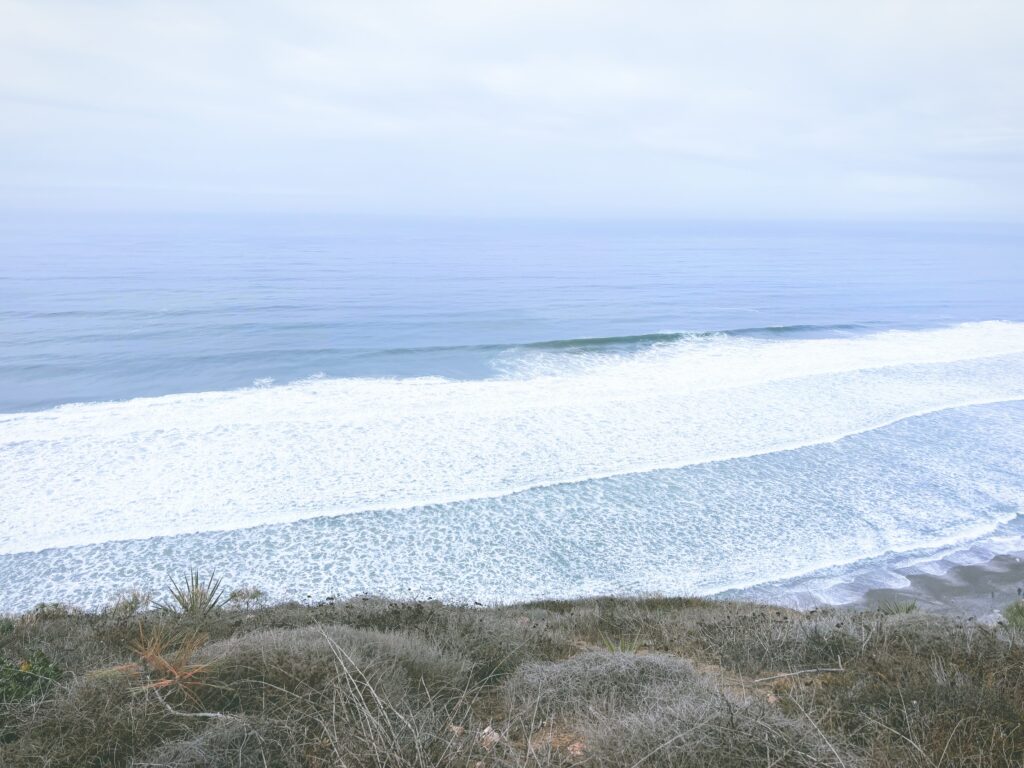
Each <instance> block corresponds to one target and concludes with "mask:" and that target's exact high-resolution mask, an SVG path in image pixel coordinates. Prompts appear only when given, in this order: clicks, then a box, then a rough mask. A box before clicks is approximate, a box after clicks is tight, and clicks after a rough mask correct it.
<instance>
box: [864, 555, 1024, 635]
mask: <svg viewBox="0 0 1024 768" xmlns="http://www.w3.org/2000/svg"><path fill="white" fill-rule="evenodd" d="M897 573H900V574H901V575H903V576H905V577H906V578H907V580H908V581H909V582H910V583H909V584H908V585H906V586H903V587H900V588H896V589H872V590H869V591H868V592H867V593H866V594H865V595H864V597H863V598H862V599H861V600H859V601H858V602H857V603H855V604H854V605H856V606H857V607H862V608H874V607H876V606H878V605H879V604H881V603H885V602H889V601H893V600H895V601H899V602H907V601H911V600H913V601H915V602H916V603H917V605H918V607H919V608H920V609H921V610H925V611H935V612H940V613H947V614H953V615H957V616H968V617H974V618H976V619H978V620H979V621H985V622H987V623H995V622H997V621H999V620H1000V618H1001V616H1000V614H999V611H1000V610H1001V609H1003V608H1005V607H1006V606H1007V605H1009V604H1010V603H1012V602H1013V601H1015V600H1017V599H1018V597H1020V596H1021V590H1022V589H1024V552H1021V553H1018V554H1015V555H997V556H995V557H993V558H992V559H991V560H989V561H988V562H986V563H980V564H977V565H954V566H952V567H951V568H949V569H948V570H946V571H945V572H943V573H938V574H932V573H925V572H921V571H919V570H916V569H905V570H898V571H897Z"/></svg>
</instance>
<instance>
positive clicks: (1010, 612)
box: [1003, 600, 1024, 629]
mask: <svg viewBox="0 0 1024 768" xmlns="http://www.w3.org/2000/svg"><path fill="white" fill-rule="evenodd" d="M1003 618H1004V619H1006V623H1007V624H1009V625H1010V626H1011V627H1013V628H1015V629H1024V600H1018V601H1017V602H1015V603H1011V604H1010V605H1008V606H1007V607H1006V608H1004V609H1003Z"/></svg>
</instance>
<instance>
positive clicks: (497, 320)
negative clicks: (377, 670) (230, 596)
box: [0, 216, 1024, 609]
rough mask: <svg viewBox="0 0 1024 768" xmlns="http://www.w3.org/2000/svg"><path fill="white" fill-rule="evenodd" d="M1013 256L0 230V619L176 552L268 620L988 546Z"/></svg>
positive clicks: (833, 579) (1019, 488) (605, 240)
mask: <svg viewBox="0 0 1024 768" xmlns="http://www.w3.org/2000/svg"><path fill="white" fill-rule="evenodd" d="M1022 250H1024V231H1022V230H1021V229H1019V228H1014V227H1008V226H994V225H964V224H958V225H896V224H891V223H890V224H873V225H870V224H859V225H853V224H843V225H837V224H821V223H815V224H799V223H785V224H772V225H769V224H749V223H747V224H740V223H685V222H583V221H580V222H524V221H473V222H466V221H455V220H450V221H411V220H389V219H362V220H353V219H345V218H330V217H298V216H293V217H174V218H167V217H164V218H144V217H119V218H117V219H113V218H104V217H93V218H78V219H70V218H67V217H62V218H59V219H57V220H53V221H51V220H48V219H44V218H39V217H28V218H23V219H19V220H12V219H6V220H3V221H2V222H0V340H2V344H0V513H2V515H3V519H4V521H5V523H6V525H5V526H4V529H3V531H0V608H2V609H16V608H23V607H26V606H29V605H31V604H33V603H35V602H38V601H39V600H44V599H45V600H55V599H67V600H73V601H75V602H79V603H83V604H95V603H97V602H102V601H103V600H105V599H108V598H109V597H110V595H112V594H114V593H116V592H117V591H118V590H120V589H123V588H125V587H129V586H141V587H157V586H159V585H162V584H164V583H166V579H167V576H168V574H170V573H177V572H180V571H181V570H182V569H183V568H186V567H188V566H189V565H191V564H201V565H204V566H205V567H215V568H216V569H217V570H218V571H219V572H220V573H221V574H222V575H223V576H224V577H225V580H226V581H227V582H230V583H240V582H243V581H244V582H249V583H257V584H261V585H263V586H265V587H268V588H269V589H270V590H271V591H272V593H273V594H275V596H280V597H286V596H292V597H294V596H300V597H301V596H305V595H306V594H313V595H326V594H335V595H343V594H353V593H356V592H362V591H371V592H384V593H388V594H400V595H407V594H429V595H431V596H440V597H448V598H451V599H460V600H480V601H488V600H512V599H525V598H530V597H539V596H550V595H569V594H571V595H582V594H596V593H607V592H643V591H662V592H669V593H688V594H690V593H700V594H713V593H721V592H725V591H728V590H736V589H761V590H762V591H763V590H765V589H768V588H769V587H770V585H774V584H778V585H782V586H780V587H779V590H782V591H784V589H785V586H784V585H785V583H786V580H787V579H793V578H797V577H799V578H801V579H802V580H803V581H802V583H803V584H804V585H806V583H807V579H808V578H809V577H813V576H814V574H821V575H822V576H821V580H820V585H819V586H820V592H821V596H822V599H829V594H830V593H829V589H830V588H831V586H832V585H834V584H835V583H838V582H839V581H841V580H842V574H843V573H852V572H853V571H855V570H856V569H857V568H858V567H859V565H860V566H862V565H863V564H865V563H869V562H870V563H878V562H882V563H892V564H894V563H897V562H899V561H901V558H903V559H905V558H907V557H917V556H921V555H922V553H929V552H931V553H935V552H944V553H945V552H949V551H955V550H957V549H958V548H960V549H964V548H971V549H972V551H977V550H978V548H979V542H982V543H983V544H984V543H986V542H987V543H988V545H991V548H994V549H998V548H1004V549H1005V548H1016V547H1018V546H1019V545H1020V544H1021V542H1022V541H1024V539H1019V537H1018V532H1017V529H1018V527H1021V526H1020V523H1019V521H1018V515H1019V512H1020V509H1021V503H1022V501H1024V446H1022V445H1021V444H1020V441H1019V439H1018V436H1019V434H1020V432H1021V427H1022V426H1024V405H1022V404H1021V402H1020V401H1021V400H1022V399H1024V301H1022V299H1024V252H1022ZM982 549H984V546H982ZM873 567H875V566H873ZM876 570H877V568H876ZM836 574H838V575H836ZM766 585H768V586H766Z"/></svg>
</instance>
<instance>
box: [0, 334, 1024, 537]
mask: <svg viewBox="0 0 1024 768" xmlns="http://www.w3.org/2000/svg"><path fill="white" fill-rule="evenodd" d="M559 357H560V356H559V355H551V354H545V355H540V356H536V355H534V356H531V355H526V356H524V357H523V359H522V360H521V361H520V365H519V369H518V370H517V371H514V372H506V374H505V375H503V376H502V377H500V378H491V379H484V380H478V381H453V380H445V379H437V378H413V379H393V380H382V379H311V380H306V381H300V382H296V383H293V384H288V385H283V386H269V387H254V388H249V389H244V390H239V391H231V392H206V393H198V394H184V395H170V396H164V397H159V398H140V399H135V400H130V401H127V402H111V403H89V404H75V405H66V406H61V407H57V408H54V409H51V410H46V411H41V412H30V413H20V414H8V415H4V416H2V417H0V495H2V497H3V498H4V499H5V509H6V512H7V522H8V525H7V526H5V529H4V530H3V531H2V532H0V552H5V553H13V552H25V551H33V550H40V549H45V548H48V547H67V546H76V545H83V544H95V543H100V542H104V541H109V540H118V539H132V538H148V537H153V536H169V535H174V534H181V533H195V532H200V531H209V530H225V529H232V528H241V527H250V526H255V525H262V524H269V523H283V522H292V521H296V520H301V519H304V518H309V517H317V516H323V515H338V514H355V513H360V512H365V511H369V510H385V509H398V508H406V507H413V506H422V505H428V504H441V503H448V502H453V501H460V500H467V499H474V498H486V497H494V496H500V495H504V494H510V493H514V492H519V491H523V490H525V489H528V488H533V487H537V486H543V485H552V484H556V483H569V482H580V481H584V480H589V479H595V478H601V477H608V476H611V475H616V474H624V473H636V472H648V471H651V470H654V469H666V468H673V467H683V466H687V465H692V464H700V463H706V462H713V461H722V460H726V459H734V458H738V457H742V456H753V455H757V454H765V453H771V452H776V451H782V450H791V449H794V448H798V447H802V446H811V445H815V444H820V443H825V442H832V441H835V440H838V439H840V438H843V437H845V436H849V435H853V434H856V433H859V432H864V431H866V430H872V429H877V428H879V427H882V426H884V425H887V424H892V423H893V422H895V421H898V420H900V419H905V418H908V417H912V416H918V415H921V414H925V413H929V412H933V411H940V410H944V409H950V408H957V407H963V406H966V405H972V404H981V403H997V402H1006V401H1012V400H1017V399H1021V398H1024V324H1021V323H1006V322H982V323H967V324H961V325H958V326H955V327H952V328H947V329H937V330H928V331H887V332H880V333H875V334H870V335H866V336H861V337H856V338H830V339H767V340H766V339H761V338H749V337H737V336H730V335H726V334H702V335H694V336H692V337H683V338H681V339H679V340H677V341H672V342H668V343H656V344H652V345H650V346H649V347H647V348H645V349H642V350H640V351H637V352H633V353H629V354H620V353H608V354H602V353H601V352H589V353H586V354H582V355H581V354H573V355H561V357H563V358H568V360H567V361H566V364H565V366H564V370H560V367H559V361H558V358H559ZM41 511H45V515H46V519H47V521H48V523H49V524H48V525H46V526H38V525H33V524H32V521H33V520H34V519H36V518H37V516H38V515H39V514H40V512H41Z"/></svg>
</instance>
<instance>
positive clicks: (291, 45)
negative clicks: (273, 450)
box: [0, 0, 1024, 221]
mask: <svg viewBox="0 0 1024 768" xmlns="http://www.w3.org/2000/svg"><path fill="white" fill-rule="evenodd" d="M1022 30H1024V3H1021V2H1020V1H1019V0H1008V1H1006V2H997V1H993V0H972V1H971V2H962V1H961V2H944V1H943V0H919V1H918V0H909V1H906V2H900V0H887V1H886V2H882V1H880V0H849V1H842V0H836V1H835V2H823V1H821V0H815V1H813V2H812V1H810V0H808V1H807V2H801V1H799V0H775V1H774V2H763V1H760V2H759V1H750V2H744V1H741V0H735V1H734V0H720V1H719V0H716V2H704V1H702V2H686V1H684V0H674V1H670V2H657V1H653V0H652V1H650V2H647V1H645V0H629V1H628V2H627V1H625V0H623V1H622V2H601V1H600V0H591V1H590V2H571V1H569V0H566V1H562V0H536V1H534V0H515V1H511V0H510V1H508V2H504V1H493V2H492V1H490V0H431V1H430V2H390V1H389V0H372V1H367V2H355V0H348V1H346V0H334V1H332V2H328V1H326V0H325V1H324V2H320V1H319V0H290V1H289V2H267V1H264V0H245V1H241V0H240V1H238V2H232V1H231V0H223V1H221V2H211V1H210V0H204V1H202V2H193V1H192V0H174V1H173V2H170V1H168V2H157V1H155V0H130V1H129V0H90V1H88V2H86V1H85V0H67V1H66V2H65V1H61V0H0V208H4V209H7V210H8V211H20V210H43V211H47V210H83V211H94V210H112V211H120V210H133V211H134V210H141V211H192V210H196V211H256V212H268V211H270V212H272V211H317V212H320V211H323V212H338V213H351V214H360V213H365V214H384V215H388V214H399V215H483V216H504V215H508V216H520V215H522V216H547V215H551V216H600V217H609V216H612V217H644V216H652V217H664V216H679V217H710V218H719V217H721V218H731V217H734V218H746V219H751V218H753V219H758V218H773V217H798V218H799V217H802V218H825V219H828V218H844V219H845V218H852V219H857V218H877V217H881V218H895V219H900V218H903V219H915V220H916V219H948V218H953V219H972V220H1002V221H1015V220H1019V219H1020V218H1021V215H1022V212H1024V37H1022V35H1024V32H1022Z"/></svg>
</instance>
